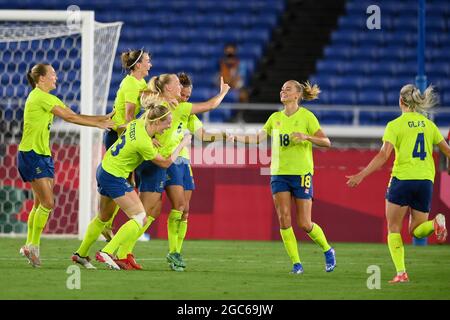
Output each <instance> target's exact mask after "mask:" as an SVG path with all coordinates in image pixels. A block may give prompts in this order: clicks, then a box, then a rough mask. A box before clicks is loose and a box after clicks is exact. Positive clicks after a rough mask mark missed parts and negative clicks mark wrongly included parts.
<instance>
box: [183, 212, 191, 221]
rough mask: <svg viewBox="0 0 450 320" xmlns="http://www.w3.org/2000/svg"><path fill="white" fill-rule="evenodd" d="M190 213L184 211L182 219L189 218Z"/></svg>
mask: <svg viewBox="0 0 450 320" xmlns="http://www.w3.org/2000/svg"><path fill="white" fill-rule="evenodd" d="M188 216H189V213H188V212H183V214H182V215H181V221H186V220H187V219H188Z"/></svg>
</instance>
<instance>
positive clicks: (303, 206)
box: [294, 198, 312, 232]
mask: <svg viewBox="0 0 450 320" xmlns="http://www.w3.org/2000/svg"><path fill="white" fill-rule="evenodd" d="M294 199H295V205H296V210H295V211H296V216H297V223H298V225H299V227H300V228H302V229H304V230H305V231H307V232H309V231H311V228H312V221H311V211H312V199H299V198H294Z"/></svg>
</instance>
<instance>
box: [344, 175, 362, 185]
mask: <svg viewBox="0 0 450 320" xmlns="http://www.w3.org/2000/svg"><path fill="white" fill-rule="evenodd" d="M345 177H346V178H347V179H348V181H347V185H348V186H349V187H350V188H353V187H356V186H357V185H358V184H360V183H361V181H362V180H363V177H362V176H361V175H360V174H355V175H353V176H345Z"/></svg>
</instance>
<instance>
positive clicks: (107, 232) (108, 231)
mask: <svg viewBox="0 0 450 320" xmlns="http://www.w3.org/2000/svg"><path fill="white" fill-rule="evenodd" d="M102 236H103V237H105V240H106V242H110V241H111V239H112V238H113V237H114V234H113V232H112V228H110V227H105V228H104V229H103V231H102Z"/></svg>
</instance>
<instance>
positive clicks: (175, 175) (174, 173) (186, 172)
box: [165, 162, 195, 190]
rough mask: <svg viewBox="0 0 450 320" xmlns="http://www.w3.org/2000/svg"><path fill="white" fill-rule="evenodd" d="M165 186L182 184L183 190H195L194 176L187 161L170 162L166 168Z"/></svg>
mask: <svg viewBox="0 0 450 320" xmlns="http://www.w3.org/2000/svg"><path fill="white" fill-rule="evenodd" d="M165 186H166V187H168V186H183V188H184V190H195V183H194V177H193V175H192V169H191V166H190V165H189V163H186V162H182V163H179V164H176V163H172V165H171V166H170V167H169V168H168V169H167V176H166V185H165Z"/></svg>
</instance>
